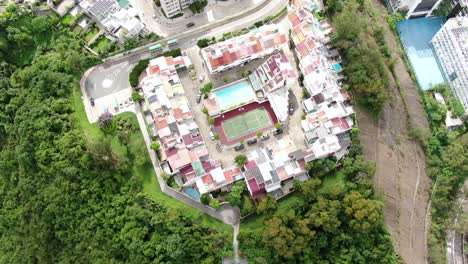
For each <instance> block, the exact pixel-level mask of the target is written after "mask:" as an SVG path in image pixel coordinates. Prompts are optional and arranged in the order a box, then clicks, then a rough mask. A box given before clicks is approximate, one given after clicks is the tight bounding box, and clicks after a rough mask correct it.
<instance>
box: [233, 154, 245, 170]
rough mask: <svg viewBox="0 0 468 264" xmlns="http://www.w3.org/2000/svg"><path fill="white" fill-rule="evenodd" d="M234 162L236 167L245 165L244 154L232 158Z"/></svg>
mask: <svg viewBox="0 0 468 264" xmlns="http://www.w3.org/2000/svg"><path fill="white" fill-rule="evenodd" d="M234 162H235V163H236V165H237V166H239V167H242V166H244V165H245V163H247V155H245V154H239V155H237V156H236V157H235V158H234Z"/></svg>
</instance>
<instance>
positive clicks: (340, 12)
mask: <svg viewBox="0 0 468 264" xmlns="http://www.w3.org/2000/svg"><path fill="white" fill-rule="evenodd" d="M325 4H326V8H327V12H328V13H329V15H330V16H331V18H332V23H333V25H334V32H333V34H334V36H333V38H332V41H333V43H334V45H336V46H337V47H338V48H339V49H340V53H341V54H342V55H343V59H344V63H345V67H344V72H345V75H346V77H347V80H346V83H347V85H346V86H345V88H346V89H349V90H350V91H351V93H352V94H353V99H354V101H355V102H356V103H357V104H359V105H360V106H362V107H364V108H365V109H366V110H368V111H369V112H371V113H372V114H374V115H378V114H379V113H380V112H381V111H382V109H383V106H384V104H385V102H386V100H387V97H388V95H387V86H388V74H387V66H386V63H387V62H388V61H389V58H390V51H389V49H388V47H387V44H386V42H385V38H384V31H383V28H382V26H381V25H379V24H378V23H377V21H376V20H375V15H374V10H373V9H372V7H371V6H370V4H369V3H368V1H366V0H364V1H355V0H346V1H345V0H327V1H325ZM344 6H346V8H344Z"/></svg>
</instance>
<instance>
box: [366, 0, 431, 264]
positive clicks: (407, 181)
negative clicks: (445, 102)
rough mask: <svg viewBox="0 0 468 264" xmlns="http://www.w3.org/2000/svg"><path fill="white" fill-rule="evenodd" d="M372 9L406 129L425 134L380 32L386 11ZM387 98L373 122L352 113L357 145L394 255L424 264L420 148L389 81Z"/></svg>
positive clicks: (425, 196) (425, 198)
mask: <svg viewBox="0 0 468 264" xmlns="http://www.w3.org/2000/svg"><path fill="white" fill-rule="evenodd" d="M372 5H373V6H374V8H375V9H376V11H377V12H376V13H377V14H378V16H379V17H378V20H379V22H380V23H381V24H382V25H384V28H385V29H386V31H387V32H386V39H387V43H388V45H389V47H390V49H391V50H392V56H393V58H394V59H395V73H396V76H397V77H398V79H399V82H400V87H401V88H400V89H401V93H402V94H403V97H404V98H405V99H406V102H407V108H408V110H409V111H408V112H409V118H410V120H411V123H412V124H414V126H417V127H421V128H423V129H424V130H426V131H429V128H428V123H427V118H426V114H425V112H424V109H423V106H422V104H421V102H420V99H419V92H418V90H417V87H416V85H415V84H414V82H413V81H412V79H411V77H410V76H409V74H408V72H407V71H406V65H405V64H404V62H403V60H402V59H401V58H400V57H399V55H398V52H397V50H398V45H397V42H396V40H395V38H394V36H393V34H392V33H391V32H390V29H389V28H388V27H387V26H385V25H387V23H386V20H385V18H384V16H385V14H387V11H386V9H385V7H384V6H382V4H381V3H380V2H378V1H377V0H373V2H372ZM389 95H390V100H389V102H388V103H387V105H386V106H385V108H384V110H383V113H382V114H381V116H380V117H379V119H378V120H375V119H373V118H372V117H371V116H369V115H368V114H367V113H365V112H364V111H361V110H359V109H357V117H358V125H359V127H360V129H361V141H362V144H363V146H364V153H365V156H366V158H368V159H370V160H374V161H375V162H376V163H377V172H376V175H375V179H374V181H375V186H376V188H377V190H380V191H382V192H383V193H384V197H385V199H386V207H385V223H386V224H387V227H388V229H389V232H390V234H391V235H392V238H393V243H394V247H395V251H396V253H397V254H399V255H400V256H401V259H402V260H403V261H404V263H409V264H410V263H411V264H413V263H416V264H419V263H426V258H427V244H426V243H427V242H426V241H427V239H426V237H427V234H426V226H427V227H428V226H429V225H428V223H426V218H427V219H428V220H429V217H428V215H427V214H428V212H427V210H428V207H429V206H428V202H429V189H430V179H429V177H428V176H427V174H426V172H425V168H426V164H425V155H424V151H423V149H422V148H421V147H420V146H419V144H417V143H416V142H414V141H413V140H411V139H410V138H409V137H408V136H407V135H408V130H409V127H408V124H409V122H408V113H407V111H406V109H405V104H404V102H403V100H402V96H401V95H400V92H399V90H398V88H397V86H396V83H395V80H394V79H391V80H390V87H389Z"/></svg>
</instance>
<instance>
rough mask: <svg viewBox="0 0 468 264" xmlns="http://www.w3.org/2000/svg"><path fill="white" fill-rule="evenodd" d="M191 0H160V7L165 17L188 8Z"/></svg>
mask: <svg viewBox="0 0 468 264" xmlns="http://www.w3.org/2000/svg"><path fill="white" fill-rule="evenodd" d="M191 3H193V0H161V8H162V9H163V11H164V13H165V14H166V16H167V17H169V18H171V17H173V16H175V15H177V14H180V13H181V12H182V10H184V9H185V8H188V7H189V6H190V4H191Z"/></svg>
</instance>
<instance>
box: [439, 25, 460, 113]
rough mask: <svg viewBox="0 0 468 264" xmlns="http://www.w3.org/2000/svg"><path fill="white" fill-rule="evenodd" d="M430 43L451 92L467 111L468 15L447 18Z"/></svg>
mask: <svg viewBox="0 0 468 264" xmlns="http://www.w3.org/2000/svg"><path fill="white" fill-rule="evenodd" d="M431 43H432V45H433V47H434V50H435V51H436V53H437V56H438V57H439V60H440V63H441V65H442V69H443V72H444V74H445V77H446V79H447V80H448V82H449V84H450V87H451V89H452V91H453V94H454V95H455V96H456V97H457V98H458V99H459V100H460V101H461V103H462V104H463V106H464V107H465V112H468V17H456V18H451V19H449V20H448V21H447V22H446V23H445V24H444V26H443V27H442V28H441V29H440V30H439V32H437V34H436V35H435V36H434V38H433V39H432V40H431Z"/></svg>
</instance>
